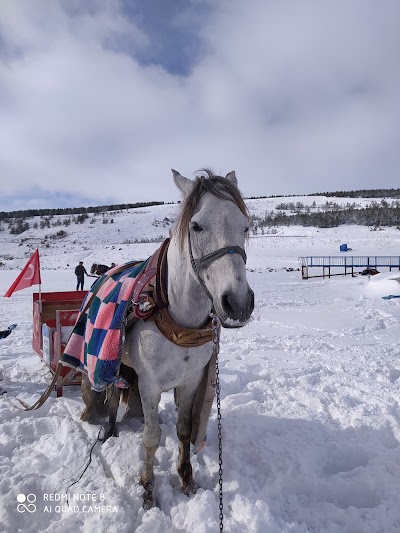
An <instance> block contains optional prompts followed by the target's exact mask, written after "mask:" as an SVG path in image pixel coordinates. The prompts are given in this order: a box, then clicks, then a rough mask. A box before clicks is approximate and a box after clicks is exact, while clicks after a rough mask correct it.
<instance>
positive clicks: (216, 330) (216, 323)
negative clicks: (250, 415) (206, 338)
mask: <svg viewBox="0 0 400 533" xmlns="http://www.w3.org/2000/svg"><path fill="white" fill-rule="evenodd" d="M211 317H212V322H211V323H212V330H213V339H212V344H213V354H215V389H216V396H217V421H218V459H219V470H218V484H219V530H220V531H223V529H224V512H223V511H224V503H223V492H222V425H221V395H220V386H219V367H218V354H219V338H220V332H221V322H220V320H219V317H218V315H217V314H216V313H215V312H214V311H213V312H212V315H211Z"/></svg>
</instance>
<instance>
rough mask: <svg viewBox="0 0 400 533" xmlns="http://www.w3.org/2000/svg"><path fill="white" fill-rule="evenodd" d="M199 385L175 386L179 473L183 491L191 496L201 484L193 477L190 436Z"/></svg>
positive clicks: (196, 383)
mask: <svg viewBox="0 0 400 533" xmlns="http://www.w3.org/2000/svg"><path fill="white" fill-rule="evenodd" d="M197 387H198V379H196V382H195V383H193V382H192V383H190V384H186V385H183V386H181V387H176V388H175V403H176V406H177V409H178V421H177V424H176V432H177V435H178V439H179V456H178V473H179V477H180V480H181V483H182V491H183V492H184V494H186V495H187V496H189V495H190V494H195V493H196V491H197V489H198V488H199V485H198V484H197V483H196V482H195V481H194V479H193V473H192V465H191V463H190V436H191V433H192V407H193V400H194V397H195V394H196V390H197Z"/></svg>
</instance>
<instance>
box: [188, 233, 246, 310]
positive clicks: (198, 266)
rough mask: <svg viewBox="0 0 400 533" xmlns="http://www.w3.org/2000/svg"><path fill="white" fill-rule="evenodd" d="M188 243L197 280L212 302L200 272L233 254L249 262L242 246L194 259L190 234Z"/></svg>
mask: <svg viewBox="0 0 400 533" xmlns="http://www.w3.org/2000/svg"><path fill="white" fill-rule="evenodd" d="M188 242H189V255H190V262H191V263H192V267H193V270H194V272H195V274H196V277H197V279H198V280H199V283H200V285H201V287H202V289H203V290H204V292H205V293H206V294H207V296H208V297H209V299H210V300H211V302H212V301H213V297H212V295H211V293H210V291H209V290H208V289H207V287H206V285H205V283H204V280H203V278H202V277H201V275H200V272H201V270H202V269H203V268H205V267H206V266H208V265H209V264H210V263H213V262H214V261H215V260H216V259H219V258H220V257H223V256H224V255H233V254H239V255H240V256H241V257H242V258H243V261H244V262H245V263H246V261H247V255H246V252H245V251H244V250H243V248H241V247H240V246H225V247H224V248H219V249H218V250H215V251H214V252H211V253H209V254H207V255H203V257H201V258H200V259H195V258H194V257H193V251H192V242H191V239H190V232H189V233H188Z"/></svg>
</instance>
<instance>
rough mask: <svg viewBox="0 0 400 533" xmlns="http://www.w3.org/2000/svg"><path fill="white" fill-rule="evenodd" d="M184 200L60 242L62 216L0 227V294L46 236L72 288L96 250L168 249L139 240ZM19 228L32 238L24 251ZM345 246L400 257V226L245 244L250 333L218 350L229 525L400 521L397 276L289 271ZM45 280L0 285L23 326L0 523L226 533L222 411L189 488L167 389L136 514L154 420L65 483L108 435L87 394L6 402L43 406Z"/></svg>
mask: <svg viewBox="0 0 400 533" xmlns="http://www.w3.org/2000/svg"><path fill="white" fill-rule="evenodd" d="M276 200H277V201H282V199H276ZM293 200H294V201H295V200H297V198H296V199H293ZM300 200H302V201H304V198H300ZM313 200H315V198H311V200H310V201H311V202H312V201H313ZM333 200H334V199H333ZM324 201H325V200H324ZM266 202H267V200H252V201H250V202H249V204H250V208H251V210H252V212H255V213H261V214H262V213H263V212H265V211H266V210H270V209H271V206H270V205H268V206H266ZM177 209H178V206H177V205H166V206H156V207H152V208H144V209H141V210H131V211H130V212H129V213H119V214H116V215H112V217H111V215H106V216H107V217H108V218H113V219H114V222H113V223H112V224H111V223H108V224H101V223H95V224H90V220H88V221H87V222H86V223H85V224H83V225H79V226H78V225H74V224H72V225H71V226H70V227H68V228H66V231H67V232H68V233H69V235H68V237H67V238H66V239H65V240H61V241H52V240H50V246H49V247H48V248H46V247H44V246H43V245H41V244H40V243H41V241H42V240H43V237H44V235H46V234H47V235H49V234H51V233H55V232H56V231H58V230H59V229H60V228H59V227H57V228H51V229H48V228H47V229H46V228H45V229H43V230H40V229H39V230H33V229H32V230H29V232H26V234H25V233H24V234H23V235H21V236H19V237H16V236H11V235H9V234H8V232H6V231H4V232H1V233H0V244H1V250H0V260H3V262H4V263H5V265H6V266H5V268H3V270H0V294H4V293H5V291H6V290H7V289H8V287H9V286H10V285H11V283H12V282H13V281H14V279H15V277H16V276H17V274H18V273H19V269H20V268H22V266H23V265H24V264H25V263H26V261H27V257H29V255H30V254H31V253H32V252H33V251H34V249H35V248H36V247H37V246H39V250H40V255H41V264H42V291H43V292H47V291H62V290H73V289H74V288H75V276H74V273H73V269H74V267H75V265H76V264H77V262H78V261H79V260H83V261H84V263H85V266H86V268H89V267H90V265H91V263H92V262H95V261H96V262H97V261H98V262H102V263H108V264H109V263H110V262H111V261H114V262H116V263H121V262H124V261H127V260H130V259H134V258H144V257H147V256H148V255H150V253H151V252H152V251H153V250H154V249H155V248H156V247H157V244H155V243H148V244H129V243H128V242H127V241H134V240H135V239H138V238H141V237H149V236H150V237H151V236H153V237H154V236H158V235H164V236H166V235H167V233H168V229H169V227H170V225H169V223H167V222H166V221H165V218H174V216H175V215H176V212H177ZM55 218H57V217H55ZM23 237H24V238H25V237H30V239H31V240H27V241H24V242H23V243H22V244H21V245H20V243H21V238H23ZM340 243H347V244H348V245H349V246H351V248H352V249H353V251H354V253H355V254H356V255H367V254H371V255H399V254H400V245H399V243H400V231H398V230H396V229H394V228H388V229H384V230H382V231H370V230H369V229H368V228H364V227H358V226H351V227H349V226H343V227H339V228H333V229H325V230H322V229H319V230H318V229H316V228H300V227H295V228H293V227H291V228H278V234H277V235H274V236H269V235H264V236H261V235H259V236H257V237H252V238H251V239H250V242H249V246H248V257H249V259H248V279H249V282H250V284H251V286H252V288H253V289H254V291H255V295H256V308H255V311H254V314H253V317H252V320H251V322H250V323H249V324H248V325H247V326H246V327H245V328H242V329H239V330H226V331H224V332H223V338H222V346H221V353H220V377H221V389H222V391H221V392H222V402H221V406H222V428H223V472H224V485H223V486H224V530H225V531H227V532H229V533H239V532H246V533H247V532H252V533H253V532H257V533H286V532H287V533H289V532H290V533H311V532H312V533H324V532H327V533H391V532H400V505H399V494H400V446H399V443H400V427H399V424H400V405H399V404H400V392H399V384H400V343H399V337H400V333H399V332H400V328H399V325H400V299H391V300H385V299H383V298H382V296H385V295H388V294H400V283H399V282H398V281H396V279H395V278H396V277H397V278H400V273H398V272H397V273H395V272H392V274H391V275H389V274H388V273H384V272H382V273H381V274H379V275H378V276H375V277H374V278H371V279H369V278H366V277H355V278H351V277H349V276H348V277H336V278H332V279H330V280H329V279H324V280H323V279H313V280H312V279H310V280H308V281H304V280H302V279H301V275H300V272H299V271H297V270H294V271H290V270H289V269H297V268H298V256H303V255H313V254H314V255H339V244H340ZM2 256H3V257H4V256H7V259H2ZM11 257H12V258H11ZM34 290H36V288H31V289H25V290H23V291H19V292H16V293H14V295H13V296H12V297H11V298H10V299H6V298H3V297H0V303H1V305H0V329H4V328H5V327H7V326H8V325H9V324H11V323H12V322H16V323H17V324H18V326H17V328H16V329H15V330H14V331H13V332H12V333H11V335H10V336H9V337H8V338H6V339H3V340H0V368H1V369H2V371H3V374H4V379H3V382H2V383H1V386H2V387H3V388H4V389H6V390H7V394H6V395H3V396H1V397H0V420H1V427H0V472H1V476H0V531H5V532H7V533H14V532H24V533H25V532H27V533H30V532H32V533H34V532H35V533H36V532H38V531H40V532H47V533H50V532H63V533H69V532H71V533H75V532H81V531H82V532H87V533H91V532H99V533H102V532H104V533H105V532H111V533H112V532H118V533H125V532H126V533H128V532H133V531H136V532H140V533H164V532H186V531H188V532H191V533H201V532H204V533H205V532H207V533H208V532H214V531H218V530H219V518H218V514H219V509H218V441H217V424H216V419H215V409H214V411H213V417H212V419H211V421H210V425H209V431H208V437H207V447H206V448H205V450H204V451H203V452H202V453H201V454H199V455H198V456H194V457H193V467H194V475H195V479H196V480H197V482H198V483H199V484H200V486H201V489H200V490H199V491H198V493H197V494H196V495H195V496H193V497H190V498H187V497H186V496H184V495H183V494H182V493H181V491H180V487H179V481H178V476H177V472H176V467H175V465H176V461H177V454H178V449H177V437H176V432H175V416H176V414H175V406H174V402H173V395H172V393H171V392H170V393H165V394H164V395H163V398H162V403H161V411H160V420H161V428H162V440H161V443H162V445H161V446H160V448H159V450H158V451H157V455H156V457H157V463H156V485H155V495H156V498H157V501H158V504H159V506H158V508H155V509H152V510H150V511H147V512H144V510H143V509H142V508H141V503H142V500H141V494H142V488H141V487H140V486H139V485H138V475H139V471H140V469H141V466H142V462H143V451H142V446H141V432H142V429H143V422H142V420H133V421H130V422H127V423H124V424H122V425H121V426H120V436H119V437H118V438H111V439H109V440H108V441H107V442H106V443H105V444H104V445H102V446H101V445H99V444H97V445H96V446H95V448H94V450H93V454H92V461H91V464H90V466H89V468H88V469H87V471H86V472H85V473H84V475H83V476H82V479H81V480H80V481H79V482H78V483H76V484H75V485H73V486H72V487H71V488H69V489H68V487H69V485H70V484H71V483H72V482H73V481H74V480H75V479H77V477H79V475H80V474H81V472H82V471H83V469H84V466H85V464H86V462H87V457H88V453H89V450H90V448H91V447H92V445H93V444H94V442H95V440H96V437H97V434H98V429H99V428H98V426H90V425H88V424H87V423H81V422H80V420H79V415H80V412H81V410H82V402H81V400H80V396H79V390H78V389H77V388H71V387H70V388H67V389H64V390H65V395H64V397H63V398H60V399H56V398H55V397H51V398H50V399H49V400H48V401H47V402H46V404H45V405H44V406H43V407H42V408H41V409H39V410H38V411H34V412H22V411H18V410H17V409H15V408H14V407H13V405H12V403H15V398H16V397H18V398H20V399H22V400H24V401H26V402H28V403H31V402H32V403H33V401H34V400H35V399H36V398H37V397H38V394H39V393H41V392H42V391H43V390H44V389H45V388H46V385H47V383H49V381H50V379H51V375H50V373H49V372H48V370H47V369H46V367H45V366H44V364H43V363H42V362H41V361H40V359H39V357H38V356H37V355H36V353H35V352H34V351H33V349H32V348H31V338H32V292H34ZM65 491H68V493H69V494H70V501H69V505H70V508H69V509H68V507H67V504H66V501H65V500H64V499H63V495H64V494H65ZM22 494H23V495H34V496H35V497H36V500H35V502H34V505H36V510H35V511H34V512H32V513H31V512H29V510H32V507H30V508H29V510H26V509H25V508H24V507H19V510H23V511H24V512H19V510H18V505H19V504H20V503H21V502H20V501H19V500H18V499H17V497H18V495H22ZM58 498H61V501H58V500H57V499H58ZM74 498H75V500H74ZM19 499H20V500H21V497H20V498H19ZM30 499H31V500H32V499H33V497H32V496H30ZM22 503H23V504H24V505H26V506H27V507H29V505H32V504H31V503H29V502H28V501H25V502H22Z"/></svg>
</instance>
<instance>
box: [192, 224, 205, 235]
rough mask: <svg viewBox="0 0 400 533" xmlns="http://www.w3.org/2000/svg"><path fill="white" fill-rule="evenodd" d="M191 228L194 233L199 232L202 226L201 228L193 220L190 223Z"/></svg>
mask: <svg viewBox="0 0 400 533" xmlns="http://www.w3.org/2000/svg"><path fill="white" fill-rule="evenodd" d="M192 230H193V231H195V232H196V233H199V232H200V231H203V228H201V227H200V226H199V225H198V224H197V222H193V224H192Z"/></svg>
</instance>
